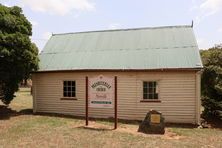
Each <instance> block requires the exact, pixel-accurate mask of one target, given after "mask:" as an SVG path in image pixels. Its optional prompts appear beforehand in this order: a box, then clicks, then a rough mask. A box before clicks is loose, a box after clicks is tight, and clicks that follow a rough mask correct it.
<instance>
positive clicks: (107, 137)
mask: <svg viewBox="0 0 222 148" xmlns="http://www.w3.org/2000/svg"><path fill="white" fill-rule="evenodd" d="M16 96H17V97H16V98H15V99H14V100H13V101H12V103H11V104H10V106H9V107H10V108H11V111H10V113H8V114H7V113H3V112H0V116H2V118H0V148H1V147H64V148H65V147H75V148H76V147H96V148H97V147H126V148H128V147H164V148H167V147H169V148H171V147H222V129H197V128H191V127H187V128H185V127H178V126H174V127H167V128H166V134H165V135H145V134H142V133H138V132H137V129H138V123H136V122H135V123H131V124H125V123H119V124H118V129H117V130H112V128H113V123H112V122H109V121H105V120H104V121H101V120H100V121H96V122H95V121H90V122H89V124H90V126H89V127H85V126H84V124H85V121H84V120H81V119H75V118H68V117H59V116H46V115H33V114H32V112H31V109H32V97H31V95H30V92H29V89H27V88H26V89H24V88H23V89H20V91H19V92H18V93H16ZM1 105H2V104H1V103H0V106H1ZM1 107H2V106H1ZM0 111H1V110H0ZM3 116H4V117H3Z"/></svg>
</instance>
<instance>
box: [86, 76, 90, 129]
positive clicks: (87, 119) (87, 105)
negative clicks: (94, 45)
mask: <svg viewBox="0 0 222 148" xmlns="http://www.w3.org/2000/svg"><path fill="white" fill-rule="evenodd" d="M88 100H89V98H88V77H86V126H88V124H89V115H88V108H89V103H88Z"/></svg>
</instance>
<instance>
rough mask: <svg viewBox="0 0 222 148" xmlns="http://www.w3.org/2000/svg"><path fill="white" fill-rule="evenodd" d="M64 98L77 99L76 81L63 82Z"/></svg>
mask: <svg viewBox="0 0 222 148" xmlns="http://www.w3.org/2000/svg"><path fill="white" fill-rule="evenodd" d="M63 97H68V98H69V97H70V98H71V97H72V98H73V97H76V81H69V80H68V81H67V80H65V81H63Z"/></svg>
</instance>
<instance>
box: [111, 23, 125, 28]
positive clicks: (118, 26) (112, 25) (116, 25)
mask: <svg viewBox="0 0 222 148" xmlns="http://www.w3.org/2000/svg"><path fill="white" fill-rule="evenodd" d="M121 26H122V25H121V24H118V23H113V24H110V25H109V26H108V29H120V28H121Z"/></svg>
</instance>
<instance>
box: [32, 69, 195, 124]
mask: <svg viewBox="0 0 222 148" xmlns="http://www.w3.org/2000/svg"><path fill="white" fill-rule="evenodd" d="M195 74H196V72H194V71H191V72H67V73H65V72H51V73H35V74H34V76H33V91H34V93H33V99H34V103H33V107H34V111H35V112H50V113H62V114H70V115H75V116H84V115H85V76H88V77H95V76H98V75H104V76H109V77H114V76H117V91H118V93H117V97H118V98H117V99H118V118H120V119H132V120H143V119H144V117H145V115H146V113H147V112H148V111H149V110H150V109H155V110H158V111H160V112H162V113H163V115H164V117H165V120H166V122H174V123H196V100H197V99H196V77H195ZM64 80H74V81H76V98H77V100H61V98H62V97H63V81H64ZM143 81H157V82H158V88H159V99H160V101H161V102H140V101H141V100H142V99H143ZM89 117H99V118H109V117H114V109H113V108H112V109H101V108H100V109H97V108H89Z"/></svg>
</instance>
